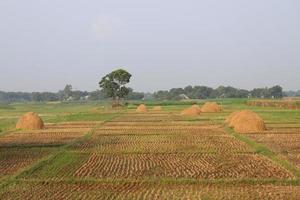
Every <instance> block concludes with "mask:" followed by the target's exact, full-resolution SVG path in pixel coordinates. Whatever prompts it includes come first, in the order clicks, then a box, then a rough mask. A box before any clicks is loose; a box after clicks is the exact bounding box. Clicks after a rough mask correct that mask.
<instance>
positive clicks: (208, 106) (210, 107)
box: [201, 102, 222, 113]
mask: <svg viewBox="0 0 300 200" xmlns="http://www.w3.org/2000/svg"><path fill="white" fill-rule="evenodd" d="M221 111H222V108H221V106H219V105H218V104H217V103H216V102H206V103H205V104H204V105H203V106H202V108H201V112H205V113H214V112H221Z"/></svg>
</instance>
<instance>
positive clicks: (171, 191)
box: [0, 100, 300, 200]
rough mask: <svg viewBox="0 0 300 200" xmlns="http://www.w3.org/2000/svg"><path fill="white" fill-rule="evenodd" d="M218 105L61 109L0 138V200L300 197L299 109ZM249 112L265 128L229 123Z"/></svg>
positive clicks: (7, 113) (232, 103)
mask: <svg viewBox="0 0 300 200" xmlns="http://www.w3.org/2000/svg"><path fill="white" fill-rule="evenodd" d="M201 103H202V102H200V104H201ZM219 103H220V104H222V106H223V112H221V113H202V114H201V115H200V116H198V117H184V116H182V115H180V111H181V110H182V109H183V108H185V107H187V106H186V105H166V106H164V107H163V111H156V112H154V111H150V112H148V113H145V114H138V113H135V111H134V109H127V110H124V109H123V110H117V111H115V110H109V109H105V108H99V109H98V107H99V106H95V105H80V106H79V108H78V107H77V108H76V106H77V105H74V107H73V108H72V106H70V105H68V106H67V108H66V109H67V110H68V114H66V113H65V112H63V107H60V106H61V105H57V107H59V108H57V110H56V111H57V112H54V111H51V112H43V113H42V114H45V115H46V116H48V117H45V119H46V120H45V121H46V122H47V123H46V128H45V129H44V130H41V131H20V130H18V131H17V130H13V129H7V130H5V131H4V132H2V134H1V136H0V149H1V151H0V180H1V184H0V199H28V200H29V199H300V179H299V178H300V112H299V111H297V110H285V109H282V108H276V109H275V108H262V107H255V106H254V107H249V106H247V105H246V104H245V101H242V100H239V101H232V100H224V101H220V102H219ZM34 106H35V105H32V107H34ZM151 106H152V105H150V106H149V107H151ZM45 107H46V108H45V110H47V106H45ZM22 108H23V107H22ZM75 108H76V109H75ZM245 108H247V109H252V110H254V111H256V112H257V113H259V114H260V115H261V116H262V118H263V119H264V120H265V121H266V124H267V129H268V130H267V131H264V132H258V133H253V134H238V133H235V132H234V131H233V130H231V129H229V128H228V127H226V126H225V125H224V123H223V122H224V119H225V118H226V116H228V115H229V114H230V113H231V112H233V111H235V110H240V109H245ZM36 109H40V110H41V111H42V110H43V108H42V107H41V108H36ZM78 109H80V110H78ZM16 113H18V111H17V110H14V111H12V113H11V112H10V111H7V110H6V111H2V113H1V111H0V114H1V116H3V117H4V116H8V117H9V116H13V115H14V114H16ZM8 119H9V120H10V118H7V119H6V120H8ZM7 126H8V125H7Z"/></svg>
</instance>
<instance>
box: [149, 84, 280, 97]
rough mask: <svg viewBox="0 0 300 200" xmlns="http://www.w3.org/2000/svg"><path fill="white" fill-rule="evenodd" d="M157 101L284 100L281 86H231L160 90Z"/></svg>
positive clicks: (156, 95)
mask: <svg viewBox="0 0 300 200" xmlns="http://www.w3.org/2000/svg"><path fill="white" fill-rule="evenodd" d="M153 96H154V98H155V99H160V100H177V99H182V98H189V99H213V98H282V97H283V96H284V93H283V90H282V87H281V86H279V85H276V86H273V87H270V88H267V87H265V88H255V89H253V90H250V91H249V90H245V89H238V88H234V87H231V86H219V87H218V88H215V89H214V88H211V87H207V86H187V87H185V88H172V89H170V90H160V91H157V92H155V93H154V94H153Z"/></svg>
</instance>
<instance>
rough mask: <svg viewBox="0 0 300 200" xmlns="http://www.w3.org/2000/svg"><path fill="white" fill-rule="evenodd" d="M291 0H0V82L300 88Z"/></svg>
mask: <svg viewBox="0 0 300 200" xmlns="http://www.w3.org/2000/svg"><path fill="white" fill-rule="evenodd" d="M299 10H300V1H299V0H284V1H283V0H205V1H204V0H186V1H182V0H163V1H162V0H151V1H150V0H148V1H146V0H126V1H125V0H26V1H24V0H0V90H2V91H28V92H30V91H58V90H60V89H62V88H63V87H64V86H65V85H66V84H72V86H73V88H74V89H79V90H87V91H92V90H96V89H98V88H99V86H98V82H99V80H100V79H101V77H103V76H104V75H105V74H107V73H109V72H111V71H112V70H115V69H118V68H123V69H126V70H128V71H129V72H130V73H131V74H132V75H133V77H132V80H131V83H130V87H132V88H134V90H136V91H143V92H153V91H156V90H159V89H170V88H173V87H185V86H187V85H206V86H210V87H217V86H219V85H231V86H234V87H237V88H244V89H252V88H256V87H270V86H273V85H276V84H279V85H281V86H283V88H284V89H285V90H298V89H300V78H299V77H300V12H299Z"/></svg>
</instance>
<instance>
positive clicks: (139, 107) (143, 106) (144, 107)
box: [136, 104, 148, 113]
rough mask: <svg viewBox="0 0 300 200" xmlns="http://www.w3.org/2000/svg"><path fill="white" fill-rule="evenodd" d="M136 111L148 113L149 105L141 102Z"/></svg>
mask: <svg viewBox="0 0 300 200" xmlns="http://www.w3.org/2000/svg"><path fill="white" fill-rule="evenodd" d="M136 112H138V113H146V112H148V109H147V107H146V106H145V105H144V104H141V105H139V106H138V107H137V109H136Z"/></svg>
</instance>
